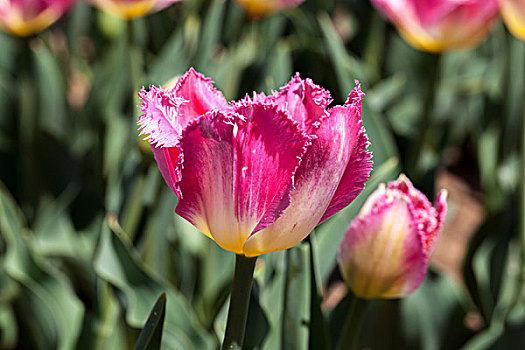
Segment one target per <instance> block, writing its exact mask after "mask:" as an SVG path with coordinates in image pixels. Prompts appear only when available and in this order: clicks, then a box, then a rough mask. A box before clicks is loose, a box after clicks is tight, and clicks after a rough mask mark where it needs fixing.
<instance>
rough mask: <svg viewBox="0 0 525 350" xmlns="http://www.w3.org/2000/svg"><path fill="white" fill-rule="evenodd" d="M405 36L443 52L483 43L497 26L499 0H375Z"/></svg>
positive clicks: (422, 47)
mask: <svg viewBox="0 0 525 350" xmlns="http://www.w3.org/2000/svg"><path fill="white" fill-rule="evenodd" d="M372 3H373V4H374V6H375V7H376V8H377V9H378V10H379V11H380V12H381V13H382V14H383V15H385V16H386V17H388V18H389V19H390V20H391V21H392V22H393V23H394V25H395V26H396V27H397V29H398V30H399V33H400V34H401V35H402V36H403V37H404V38H405V40H406V41H407V42H408V43H409V44H411V45H412V46H414V47H415V48H417V49H420V50H424V51H430V52H441V51H447V50H451V49H461V48H469V47H472V46H475V45H477V44H479V43H480V42H481V41H482V40H483V39H484V38H486V37H487V35H488V33H489V32H490V31H491V29H492V28H493V27H494V24H495V21H496V19H497V17H498V13H499V12H498V10H499V9H498V0H439V1H438V0H372Z"/></svg>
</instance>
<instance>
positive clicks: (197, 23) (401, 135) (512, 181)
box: [0, 0, 525, 350]
mask: <svg viewBox="0 0 525 350" xmlns="http://www.w3.org/2000/svg"><path fill="white" fill-rule="evenodd" d="M190 66H193V67H195V68H196V69H197V70H198V71H201V72H203V73H204V74H205V75H207V76H210V77H212V78H213V79H214V80H215V82H216V86H217V87H218V88H219V89H220V90H222V91H223V92H224V94H225V95H226V97H227V98H229V99H236V98H240V97H242V96H243V95H244V94H246V93H251V91H254V90H255V91H266V92H269V91H270V90H271V89H277V88H278V87H279V86H281V85H283V84H284V83H285V82H286V81H288V80H289V78H290V76H292V74H293V73H294V72H296V71H299V72H300V73H301V74H302V75H303V76H306V77H311V78H312V79H313V80H314V81H315V82H316V83H317V84H319V85H321V86H324V87H326V88H327V89H329V90H330V91H331V92H332V96H333V98H334V100H335V102H336V103H338V104H340V103H342V102H344V100H345V99H346V96H347V94H348V93H349V92H350V90H351V89H352V87H353V86H354V80H355V79H359V80H360V81H361V83H362V84H363V90H364V91H365V92H366V93H367V96H366V98H365V101H364V105H363V118H364V124H365V126H366V129H367V132H368V135H369V137H370V141H371V148H372V150H373V152H374V169H375V170H374V173H373V175H372V177H371V178H370V180H369V182H368V184H367V188H366V190H365V191H364V192H363V193H362V194H361V195H360V196H359V197H358V199H357V200H356V201H355V202H354V203H353V204H352V205H350V206H349V207H348V208H346V209H345V210H343V211H342V212H341V213H339V214H338V215H337V216H336V217H334V218H332V219H331V220H329V221H328V222H326V223H325V224H323V225H321V226H320V227H318V228H317V229H316V231H315V232H314V233H313V234H312V235H311V236H310V238H309V239H307V240H306V241H305V242H303V243H302V244H300V245H299V246H297V247H295V248H293V249H291V250H289V251H287V252H280V253H274V254H268V255H266V256H264V257H262V259H260V261H259V263H258V265H257V267H256V275H255V283H254V289H253V293H252V300H251V305H250V312H249V320H248V329H247V333H246V334H247V336H246V344H245V348H247V349H251V348H259V349H272V350H273V349H279V348H281V349H307V348H310V349H328V348H331V347H332V346H334V345H335V344H336V339H337V336H338V334H339V332H340V329H341V326H342V324H343V320H344V318H345V317H344V315H345V313H346V312H347V310H348V303H349V301H350V299H351V298H352V296H351V293H349V294H348V295H347V296H346V297H345V298H343V299H342V300H341V301H340V302H339V303H338V304H337V305H336V306H333V305H332V306H328V307H327V306H326V305H325V304H324V303H323V304H322V302H323V301H324V302H326V296H327V292H326V291H327V290H328V289H330V287H331V286H333V285H335V284H336V283H337V282H338V281H340V276H339V275H338V272H337V268H336V266H335V257H336V254H337V249H338V246H339V243H340V241H341V239H342V237H343V234H344V231H345V229H346V227H347V226H348V224H349V223H350V221H351V219H352V218H353V217H355V215H356V214H357V212H358V210H359V209H360V207H361V205H362V203H363V202H364V200H365V199H366V197H367V196H368V195H369V194H370V193H371V191H373V190H374V189H375V188H376V187H377V185H378V184H379V183H381V182H385V181H388V180H391V179H393V178H395V177H396V176H397V175H398V173H399V171H406V172H408V175H409V176H410V177H411V178H412V179H413V180H414V181H415V184H416V186H418V187H419V188H421V189H422V190H423V191H424V192H425V193H427V195H429V196H430V198H432V195H433V192H434V187H435V180H436V176H437V174H438V172H439V171H442V170H444V169H446V170H448V171H449V172H452V173H454V174H456V175H457V176H459V177H461V178H463V179H464V180H465V181H466V182H468V183H469V184H470V185H471V187H472V189H473V190H475V191H478V192H479V193H481V198H482V201H483V207H484V209H485V212H486V217H485V220H484V224H483V226H482V227H481V229H480V230H479V231H478V232H477V233H476V234H475V236H474V238H473V239H472V240H471V243H470V247H469V250H468V254H467V257H466V260H465V262H464V271H463V277H464V280H465V285H460V284H458V283H456V282H453V281H451V280H449V279H448V278H447V277H446V276H443V275H440V274H438V273H436V272H431V273H430V275H429V277H428V278H427V281H426V282H425V283H424V284H423V285H422V286H421V288H420V289H419V290H418V291H417V292H416V293H414V294H413V295H411V296H410V297H408V298H406V299H403V300H398V301H375V302H373V303H371V305H370V307H369V309H368V310H367V313H366V315H365V321H364V325H363V328H362V335H361V339H360V346H362V347H368V348H371V349H390V348H409V347H410V348H416V349H419V348H420V349H440V348H446V349H452V348H459V347H465V348H468V349H488V348H494V349H510V348H517V347H518V346H519V345H520V344H521V345H523V339H525V293H524V279H523V277H524V276H523V263H522V259H523V251H521V248H520V245H519V244H518V234H517V228H516V227H517V222H518V211H517V208H518V205H517V203H518V199H517V196H516V193H517V190H518V188H519V183H520V180H522V179H520V173H519V169H520V160H519V159H520V157H519V143H518V142H519V141H520V137H521V136H520V134H519V130H520V125H521V123H522V120H523V96H525V44H524V43H522V42H519V41H518V40H517V39H514V38H512V37H511V36H510V35H509V34H508V33H507V32H506V30H505V28H504V27H503V25H499V26H498V27H497V28H496V29H495V31H494V33H493V34H492V35H491V37H490V38H489V39H488V40H487V41H486V42H485V43H484V44H482V45H481V46H480V47H478V48H476V49H474V50H471V51H465V52H454V53H446V54H443V55H442V56H441V57H440V58H437V57H434V56H432V55H429V54H426V53H422V52H419V51H416V50H414V49H412V48H411V47H409V46H408V45H407V44H406V43H405V42H404V41H403V40H402V39H401V38H400V37H399V36H398V34H397V33H396V32H395V30H394V29H393V28H392V27H391V26H390V25H388V24H387V23H385V22H384V21H383V20H382V19H381V18H380V17H379V15H378V14H377V13H376V12H375V11H374V10H373V9H372V7H371V6H370V4H369V2H368V1H367V0H344V1H343V0H308V1H306V3H304V4H303V5H302V6H300V7H299V8H296V9H293V10H291V11H289V12H287V13H285V14H277V15H275V16H271V17H268V18H262V19H260V20H257V21H251V20H249V19H248V18H247V17H246V16H245V14H244V12H243V11H242V10H241V9H240V8H239V7H237V6H236V5H235V4H234V3H232V2H231V1H210V0H191V1H190V0H187V1H185V2H184V3H182V4H178V5H175V6H172V7H170V8H168V9H166V10H164V11H161V12H159V13H155V14H151V15H149V16H147V17H144V18H139V19H136V20H134V21H132V22H129V23H126V22H124V21H122V20H118V19H115V18H112V17H109V16H108V15H105V14H103V13H101V12H99V11H97V10H95V9H93V8H91V7H90V6H89V5H87V4H86V3H78V4H77V5H76V6H75V7H74V9H73V10H72V11H71V12H70V13H69V14H68V16H67V17H66V18H64V19H63V20H62V21H60V22H59V23H58V24H57V25H55V26H53V27H52V28H51V29H49V30H47V31H45V32H43V33H41V34H40V35H38V36H35V37H31V38H27V39H20V38H15V37H11V36H8V35H6V34H0V106H2V108H0V164H1V166H0V180H1V182H2V183H3V184H2V185H1V186H0V348H1V349H11V348H17V349H46V350H47V349H131V348H133V346H134V344H135V342H136V341H137V339H138V336H139V333H140V330H141V328H142V327H143V326H144V324H145V322H146V319H147V318H148V315H149V313H150V310H151V309H152V308H153V305H154V303H155V301H156V300H157V298H158V296H159V295H160V294H161V293H163V292H165V293H166V295H167V304H166V310H165V317H166V323H165V325H164V331H163V340H162V341H163V348H165V349H213V348H217V347H218V344H219V343H220V340H221V339H222V337H223V336H224V327H225V323H226V310H227V303H228V300H227V299H228V293H229V288H230V284H231V279H232V275H233V254H231V253H227V252H224V251H222V250H221V249H220V248H218V247H217V246H216V245H215V244H214V243H213V242H211V241H210V240H208V239H207V238H205V236H203V235H201V234H200V233H198V232H197V231H196V230H195V229H194V228H193V227H192V226H191V225H190V224H188V223H187V222H185V221H184V220H183V219H181V218H179V217H177V216H176V215H175V214H174V213H173V210H174V208H175V205H176V197H175V196H174V195H173V194H172V193H171V192H170V191H169V189H168V188H167V186H165V184H164V182H163V181H162V178H161V176H160V173H159V171H158V169H157V167H156V165H155V163H154V161H153V158H152V155H151V152H150V151H149V146H148V145H147V144H146V145H145V144H144V142H143V141H141V140H140V139H139V138H138V136H137V126H136V123H135V119H136V116H137V113H138V111H137V108H136V107H135V106H136V104H137V103H138V101H137V97H136V93H137V92H138V89H139V88H140V87H141V86H148V85H150V84H155V85H159V84H165V83H167V82H168V81H169V80H171V79H172V78H174V77H176V76H178V75H181V74H182V73H183V72H184V71H186V70H187V69H188V68H189V67H190ZM429 94H431V95H432V98H433V104H432V106H433V108H432V109H431V110H428V108H427V106H426V102H425V101H427V100H428V96H429ZM425 113H427V114H429V119H428V122H429V127H428V129H427V132H426V133H425V134H423V135H421V129H420V127H419V126H420V125H421V123H422V122H423V118H424V117H423V115H424V114H425ZM416 146H417V147H416ZM451 211H453V210H451ZM451 215H453V213H451ZM477 312H479V314H480V317H481V321H480V325H479V326H478V327H470V326H469V324H468V322H467V321H468V318H469V317H470V316H472V315H473V314H474V315H475V314H476V313H477Z"/></svg>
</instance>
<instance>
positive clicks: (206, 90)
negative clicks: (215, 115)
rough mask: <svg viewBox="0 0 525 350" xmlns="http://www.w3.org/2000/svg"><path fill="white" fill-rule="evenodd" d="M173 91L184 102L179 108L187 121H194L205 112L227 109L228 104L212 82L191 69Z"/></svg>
mask: <svg viewBox="0 0 525 350" xmlns="http://www.w3.org/2000/svg"><path fill="white" fill-rule="evenodd" d="M173 91H174V93H175V95H176V96H177V97H180V98H182V99H183V100H184V101H185V103H183V104H182V105H181V107H180V113H181V114H183V115H184V116H185V118H187V119H196V118H198V117H199V116H201V115H203V114H206V113H207V112H210V111H213V110H217V109H227V108H228V102H227V101H226V99H225V98H224V96H223V95H222V93H221V92H220V91H217V90H216V89H215V88H214V87H213V81H212V80H211V79H209V78H206V77H205V76H204V75H202V74H201V73H198V72H196V71H195V70H194V69H193V68H190V69H189V70H188V71H187V72H186V73H185V74H184V75H183V76H182V77H180V79H179V81H178V82H177V85H176V86H175V88H174V90H173Z"/></svg>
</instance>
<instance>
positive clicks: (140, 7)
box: [91, 0, 181, 19]
mask: <svg viewBox="0 0 525 350" xmlns="http://www.w3.org/2000/svg"><path fill="white" fill-rule="evenodd" d="M91 1H92V3H93V4H94V5H95V6H97V7H98V8H100V9H101V10H102V11H105V12H107V13H109V14H112V15H113V16H117V17H121V18H124V19H133V18H136V17H141V16H144V15H146V14H148V13H151V12H153V11H159V10H162V9H163V8H165V7H168V6H169V5H171V4H173V3H175V2H179V1H181V0H91Z"/></svg>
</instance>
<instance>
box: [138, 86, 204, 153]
mask: <svg viewBox="0 0 525 350" xmlns="http://www.w3.org/2000/svg"><path fill="white" fill-rule="evenodd" d="M139 97H140V98H141V100H142V103H141V105H140V109H141V111H142V113H143V114H142V115H141V116H140V117H139V118H138V125H139V127H140V129H141V133H140V134H141V135H147V140H148V141H149V142H150V143H151V144H152V145H153V146H155V147H174V146H176V145H177V143H178V141H179V138H180V135H181V133H182V130H183V129H184V128H185V127H186V125H187V124H188V123H189V122H190V121H192V120H193V119H194V116H193V115H187V114H183V113H181V105H182V104H183V103H185V100H184V99H182V98H180V97H177V96H176V95H175V93H174V92H173V91H166V90H164V89H161V88H156V87H154V86H153V87H151V88H150V91H146V90H144V89H142V91H140V93H139Z"/></svg>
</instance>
